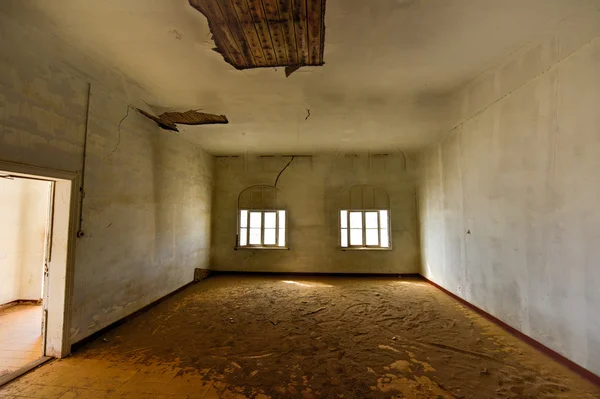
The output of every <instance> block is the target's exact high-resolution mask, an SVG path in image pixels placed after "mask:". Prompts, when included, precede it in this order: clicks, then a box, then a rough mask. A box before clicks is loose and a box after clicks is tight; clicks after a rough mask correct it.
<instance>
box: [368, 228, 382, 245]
mask: <svg viewBox="0 0 600 399" xmlns="http://www.w3.org/2000/svg"><path fill="white" fill-rule="evenodd" d="M366 241H367V245H379V230H378V229H367V231H366Z"/></svg>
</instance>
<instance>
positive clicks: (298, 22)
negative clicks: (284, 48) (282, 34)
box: [292, 0, 309, 65]
mask: <svg viewBox="0 0 600 399" xmlns="http://www.w3.org/2000/svg"><path fill="white" fill-rule="evenodd" d="M292 1H293V8H292V13H293V19H294V32H295V33H296V49H297V52H298V65H307V63H308V61H309V56H308V32H307V29H306V1H305V0H292Z"/></svg>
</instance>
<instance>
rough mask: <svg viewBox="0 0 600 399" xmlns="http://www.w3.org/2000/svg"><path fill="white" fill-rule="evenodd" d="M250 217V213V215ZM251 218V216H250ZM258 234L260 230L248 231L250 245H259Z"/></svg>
mask: <svg viewBox="0 0 600 399" xmlns="http://www.w3.org/2000/svg"><path fill="white" fill-rule="evenodd" d="M250 215H252V213H251V214H250ZM250 217H252V216H250ZM250 225H252V221H250ZM260 232H261V229H253V228H251V229H250V245H260V244H261V242H260Z"/></svg>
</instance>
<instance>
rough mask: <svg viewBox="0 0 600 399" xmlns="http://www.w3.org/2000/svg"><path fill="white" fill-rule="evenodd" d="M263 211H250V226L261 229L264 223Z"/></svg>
mask: <svg viewBox="0 0 600 399" xmlns="http://www.w3.org/2000/svg"><path fill="white" fill-rule="evenodd" d="M261 218H262V212H250V228H253V229H260V226H261V225H262V220H261Z"/></svg>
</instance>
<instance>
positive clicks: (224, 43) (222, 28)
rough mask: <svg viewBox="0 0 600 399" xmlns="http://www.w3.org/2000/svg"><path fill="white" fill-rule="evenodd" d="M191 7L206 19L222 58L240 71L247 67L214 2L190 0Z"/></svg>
mask: <svg viewBox="0 0 600 399" xmlns="http://www.w3.org/2000/svg"><path fill="white" fill-rule="evenodd" d="M190 4H191V5H192V7H194V8H195V9H197V10H198V11H200V12H201V13H202V14H204V16H205V17H206V18H207V19H208V25H209V27H210V31H211V32H212V34H213V36H214V39H215V43H216V44H217V48H218V49H219V50H221V51H222V54H223V57H225V59H226V60H227V61H228V62H229V63H230V64H231V65H233V66H234V67H236V68H238V69H241V68H244V67H246V66H248V65H249V63H248V62H247V61H246V59H245V58H244V56H243V54H242V52H241V51H240V49H239V47H238V45H237V43H236V41H235V39H234V37H233V35H232V33H231V31H230V30H229V27H228V26H227V23H226V22H225V17H224V15H223V13H222V12H221V9H220V7H219V6H218V5H217V4H216V3H215V2H214V0H210V1H206V0H190Z"/></svg>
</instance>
